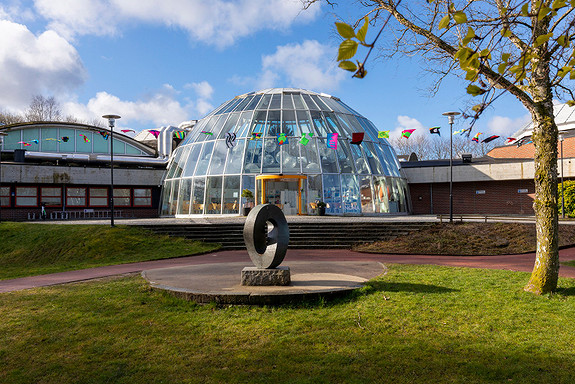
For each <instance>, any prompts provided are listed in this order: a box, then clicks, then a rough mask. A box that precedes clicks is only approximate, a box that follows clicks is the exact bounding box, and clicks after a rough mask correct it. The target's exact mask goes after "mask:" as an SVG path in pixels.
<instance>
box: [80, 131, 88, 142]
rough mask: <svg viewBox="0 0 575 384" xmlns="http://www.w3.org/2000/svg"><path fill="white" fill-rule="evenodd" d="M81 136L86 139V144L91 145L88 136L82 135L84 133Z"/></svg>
mask: <svg viewBox="0 0 575 384" xmlns="http://www.w3.org/2000/svg"><path fill="white" fill-rule="evenodd" d="M80 136H82V137H83V138H84V141H85V142H86V143H89V142H90V139H88V136H86V135H84V134H82V133H80Z"/></svg>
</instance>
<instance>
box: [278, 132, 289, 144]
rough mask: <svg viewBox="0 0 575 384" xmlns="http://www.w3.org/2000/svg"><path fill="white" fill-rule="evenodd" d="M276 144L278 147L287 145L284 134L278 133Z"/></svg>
mask: <svg viewBox="0 0 575 384" xmlns="http://www.w3.org/2000/svg"><path fill="white" fill-rule="evenodd" d="M278 143H279V145H284V144H287V143H288V138H287V137H286V134H285V133H278Z"/></svg>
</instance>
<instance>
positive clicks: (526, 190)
mask: <svg viewBox="0 0 575 384" xmlns="http://www.w3.org/2000/svg"><path fill="white" fill-rule="evenodd" d="M517 193H529V189H527V188H520V189H518V190H517Z"/></svg>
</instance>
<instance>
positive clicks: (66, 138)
mask: <svg viewBox="0 0 575 384" xmlns="http://www.w3.org/2000/svg"><path fill="white" fill-rule="evenodd" d="M68 140H70V138H69V137H68V136H62V141H63V142H64V143H67V142H68Z"/></svg>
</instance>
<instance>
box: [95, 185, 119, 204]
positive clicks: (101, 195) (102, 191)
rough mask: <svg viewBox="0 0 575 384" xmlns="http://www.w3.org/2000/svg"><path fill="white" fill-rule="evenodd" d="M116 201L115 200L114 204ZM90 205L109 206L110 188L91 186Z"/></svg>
mask: <svg viewBox="0 0 575 384" xmlns="http://www.w3.org/2000/svg"><path fill="white" fill-rule="evenodd" d="M115 203H116V202H115V201H114V204H115ZM90 206H92V207H107V206H108V189H106V188H90Z"/></svg>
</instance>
